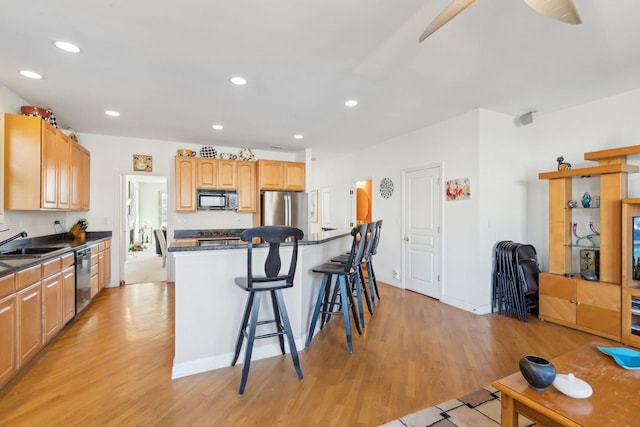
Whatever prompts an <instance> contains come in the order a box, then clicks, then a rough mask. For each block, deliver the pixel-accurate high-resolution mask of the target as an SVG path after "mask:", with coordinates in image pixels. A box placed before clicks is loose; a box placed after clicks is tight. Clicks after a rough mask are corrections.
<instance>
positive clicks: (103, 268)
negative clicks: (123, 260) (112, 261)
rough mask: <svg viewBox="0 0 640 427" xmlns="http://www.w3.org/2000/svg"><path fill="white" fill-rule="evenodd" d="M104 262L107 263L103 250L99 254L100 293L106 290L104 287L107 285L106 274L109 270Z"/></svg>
mask: <svg viewBox="0 0 640 427" xmlns="http://www.w3.org/2000/svg"><path fill="white" fill-rule="evenodd" d="M104 261H105V259H104V250H102V251H100V252H99V253H98V291H101V290H102V289H103V288H104V285H105V283H106V282H105V279H106V275H105V272H106V271H107V269H106V266H105V263H104Z"/></svg>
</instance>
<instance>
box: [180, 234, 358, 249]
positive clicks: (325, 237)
mask: <svg viewBox="0 0 640 427" xmlns="http://www.w3.org/2000/svg"><path fill="white" fill-rule="evenodd" d="M181 231H191V232H193V233H199V232H201V231H205V232H208V231H237V230H181ZM242 231H244V230H240V232H242ZM350 234H351V229H347V230H331V231H321V232H318V233H310V234H309V235H306V236H304V238H303V239H302V240H300V241H299V243H298V244H299V245H300V246H304V245H318V244H321V243H325V242H329V241H331V240H335V239H339V238H341V237H344V236H349V235H350ZM199 236H200V235H198V234H196V235H191V236H183V235H176V234H175V233H174V238H176V239H180V238H197V237H199ZM288 244H290V243H284V245H288ZM246 245H247V244H246V243H245V242H242V241H240V240H239V241H238V242H237V243H236V242H229V243H228V244H225V245H220V246H175V245H174V244H172V245H171V246H170V247H169V249H168V251H169V252H196V251H219V250H227V249H241V248H244V247H246ZM268 246H269V245H268V244H266V243H261V244H258V245H253V247H254V248H259V247H268Z"/></svg>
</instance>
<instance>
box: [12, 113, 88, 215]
mask: <svg viewBox="0 0 640 427" xmlns="http://www.w3.org/2000/svg"><path fill="white" fill-rule="evenodd" d="M4 120H5V123H4V135H3V137H4V166H5V183H4V187H5V188H4V190H5V196H4V197H5V200H4V201H5V209H8V210H40V209H47V210H48V209H53V210H65V211H66V210H88V209H89V206H88V203H89V199H88V197H87V193H83V195H84V196H85V197H86V204H85V205H82V203H80V207H79V205H78V204H77V203H74V200H73V198H74V193H73V192H74V191H75V188H76V187H82V185H84V184H83V182H86V185H88V180H86V181H85V179H86V177H87V176H88V173H89V167H90V160H87V157H86V156H87V155H88V152H87V151H86V150H84V149H83V150H84V151H85V152H86V153H87V154H86V155H85V157H79V156H74V149H76V148H77V147H79V144H78V143H77V142H76V141H74V140H72V139H71V138H69V137H68V136H66V135H64V134H63V133H62V132H60V131H59V130H58V129H56V128H54V127H53V126H51V125H50V124H49V123H47V122H46V121H44V120H42V119H40V118H39V117H30V116H23V115H16V114H5V115H4ZM74 161H75V162H80V164H78V163H74ZM79 165H80V166H79ZM76 167H81V168H82V171H83V172H82V175H81V177H82V180H79V181H74V179H76V178H78V179H79V178H80V175H77V176H76V175H74V168H76ZM76 172H77V171H76Z"/></svg>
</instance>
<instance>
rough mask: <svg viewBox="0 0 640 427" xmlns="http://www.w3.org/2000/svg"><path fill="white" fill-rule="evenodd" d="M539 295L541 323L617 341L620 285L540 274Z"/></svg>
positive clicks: (619, 315) (618, 336)
mask: <svg viewBox="0 0 640 427" xmlns="http://www.w3.org/2000/svg"><path fill="white" fill-rule="evenodd" d="M539 294H540V303H539V317H540V319H542V320H546V321H549V322H553V323H558V324H560V325H564V326H568V327H572V328H575V329H580V330H582V331H585V332H589V333H592V334H595V335H599V336H602V337H605V338H610V339H612V340H616V341H620V333H621V301H620V299H621V287H620V286H619V285H615V284H611V283H605V282H592V281H588V280H582V279H579V278H574V277H564V276H559V275H554V274H547V273H541V274H540V288H539Z"/></svg>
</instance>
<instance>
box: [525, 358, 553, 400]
mask: <svg viewBox="0 0 640 427" xmlns="http://www.w3.org/2000/svg"><path fill="white" fill-rule="evenodd" d="M519 365H520V372H522V376H523V377H524V379H525V380H527V382H528V383H529V387H531V388H532V389H534V390H537V391H545V389H546V388H547V387H549V386H550V385H551V384H553V380H555V379H556V367H555V366H553V363H551V362H549V361H548V360H547V359H545V358H542V357H540V356H535V355H532V354H530V355H527V356H524V357H522V358H521V359H520V363H519Z"/></svg>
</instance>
